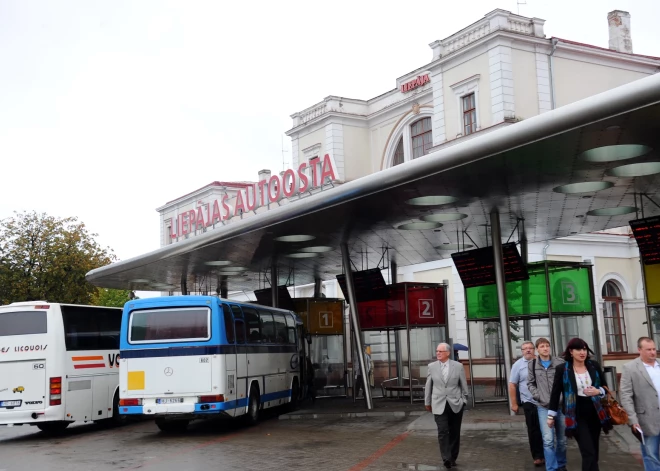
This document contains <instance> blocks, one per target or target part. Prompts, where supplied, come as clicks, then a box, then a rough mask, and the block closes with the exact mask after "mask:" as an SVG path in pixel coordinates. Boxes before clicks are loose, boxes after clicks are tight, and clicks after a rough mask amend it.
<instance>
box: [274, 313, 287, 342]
mask: <svg viewBox="0 0 660 471" xmlns="http://www.w3.org/2000/svg"><path fill="white" fill-rule="evenodd" d="M273 320H274V321H275V342H277V343H288V336H289V334H288V333H287V330H286V321H285V320H284V314H281V313H279V312H274V313H273Z"/></svg>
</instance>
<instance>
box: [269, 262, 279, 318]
mask: <svg viewBox="0 0 660 471" xmlns="http://www.w3.org/2000/svg"><path fill="white" fill-rule="evenodd" d="M270 293H271V296H272V303H273V307H277V305H278V299H277V294H278V293H277V259H276V258H275V257H273V260H272V261H271V264H270Z"/></svg>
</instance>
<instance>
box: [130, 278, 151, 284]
mask: <svg viewBox="0 0 660 471" xmlns="http://www.w3.org/2000/svg"><path fill="white" fill-rule="evenodd" d="M129 281H130V282H131V283H149V281H150V280H147V279H146V278H135V279H133V280H129Z"/></svg>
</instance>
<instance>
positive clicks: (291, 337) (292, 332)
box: [284, 314, 296, 344]
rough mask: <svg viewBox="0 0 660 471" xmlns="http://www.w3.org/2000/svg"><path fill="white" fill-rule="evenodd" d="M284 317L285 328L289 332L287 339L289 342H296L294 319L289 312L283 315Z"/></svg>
mask: <svg viewBox="0 0 660 471" xmlns="http://www.w3.org/2000/svg"><path fill="white" fill-rule="evenodd" d="M284 317H285V318H286V330H287V332H288V334H289V338H288V341H289V343H291V344H295V343H296V320H295V319H294V318H293V316H292V315H291V314H287V315H285V316H284Z"/></svg>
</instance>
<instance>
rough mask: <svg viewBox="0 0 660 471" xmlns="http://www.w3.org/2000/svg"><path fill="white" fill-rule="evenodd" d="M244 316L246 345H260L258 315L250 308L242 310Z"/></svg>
mask: <svg viewBox="0 0 660 471" xmlns="http://www.w3.org/2000/svg"><path fill="white" fill-rule="evenodd" d="M243 315H244V316H245V330H246V334H247V342H248V343H261V341H262V340H261V339H262V337H261V322H259V314H258V313H257V311H256V310H255V309H253V308H251V307H246V308H244V309H243Z"/></svg>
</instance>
